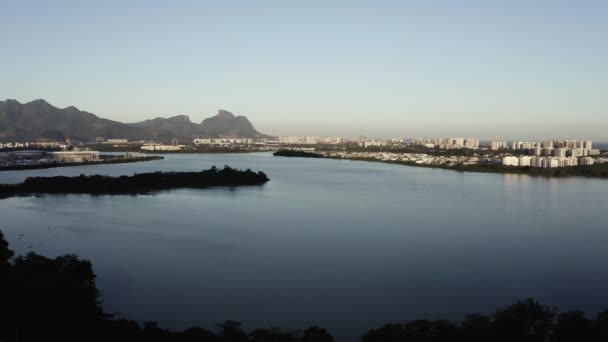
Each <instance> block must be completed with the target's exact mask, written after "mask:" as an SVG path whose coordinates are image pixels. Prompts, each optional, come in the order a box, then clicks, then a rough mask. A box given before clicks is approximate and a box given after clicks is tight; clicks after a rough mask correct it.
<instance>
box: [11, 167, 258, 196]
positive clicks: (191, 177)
mask: <svg viewBox="0 0 608 342" xmlns="http://www.w3.org/2000/svg"><path fill="white" fill-rule="evenodd" d="M268 180H269V179H268V177H267V176H266V174H265V173H263V172H253V171H251V170H245V171H242V170H237V169H233V168H230V167H228V166H225V167H224V168H223V169H217V168H216V167H215V166H214V167H212V168H211V169H209V170H204V171H200V172H154V173H141V174H135V175H133V176H120V177H110V176H100V175H94V176H85V175H80V176H78V177H65V176H57V177H30V178H28V179H26V180H25V182H23V183H21V184H14V185H13V184H2V185H0V198H6V197H13V196H27V195H32V194H92V195H105V194H146V193H149V192H151V191H159V190H167V189H176V188H207V187H211V186H239V185H261V184H264V183H266V182H267V181H268Z"/></svg>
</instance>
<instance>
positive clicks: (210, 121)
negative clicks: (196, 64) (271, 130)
mask: <svg viewBox="0 0 608 342" xmlns="http://www.w3.org/2000/svg"><path fill="white" fill-rule="evenodd" d="M129 125H130V126H132V127H138V128H144V129H147V130H150V131H152V132H156V133H157V134H163V133H165V134H166V133H167V132H171V133H172V134H174V135H175V136H177V137H183V138H186V137H190V138H191V137H209V138H261V137H265V135H264V134H262V133H260V132H258V131H257V130H256V129H255V128H254V127H253V125H252V124H251V122H249V120H248V119H247V118H246V117H244V116H235V115H234V114H232V113H230V112H228V111H225V110H221V109H220V110H219V111H218V113H217V115H215V116H213V117H210V118H207V119H205V120H203V122H201V124H200V125H199V124H196V123H193V122H192V121H190V118H189V117H188V116H186V115H178V116H174V117H171V118H167V119H165V118H156V119H152V120H146V121H142V122H137V123H133V124H129Z"/></svg>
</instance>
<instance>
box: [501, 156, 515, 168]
mask: <svg viewBox="0 0 608 342" xmlns="http://www.w3.org/2000/svg"><path fill="white" fill-rule="evenodd" d="M502 165H503V166H519V158H517V157H514V156H506V157H504V158H502Z"/></svg>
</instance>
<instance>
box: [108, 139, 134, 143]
mask: <svg viewBox="0 0 608 342" xmlns="http://www.w3.org/2000/svg"><path fill="white" fill-rule="evenodd" d="M106 142H107V143H109V144H126V143H128V142H129V140H128V139H108V140H107V141H106Z"/></svg>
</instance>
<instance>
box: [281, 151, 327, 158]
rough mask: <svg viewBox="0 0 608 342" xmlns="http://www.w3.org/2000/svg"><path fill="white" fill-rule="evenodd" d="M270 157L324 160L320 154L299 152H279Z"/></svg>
mask: <svg viewBox="0 0 608 342" xmlns="http://www.w3.org/2000/svg"><path fill="white" fill-rule="evenodd" d="M272 155H273V156H275V157H299V158H325V156H323V155H322V154H319V153H314V152H306V151H301V150H279V151H277V152H275V153H273V154H272Z"/></svg>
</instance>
